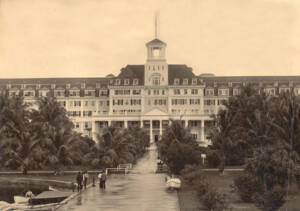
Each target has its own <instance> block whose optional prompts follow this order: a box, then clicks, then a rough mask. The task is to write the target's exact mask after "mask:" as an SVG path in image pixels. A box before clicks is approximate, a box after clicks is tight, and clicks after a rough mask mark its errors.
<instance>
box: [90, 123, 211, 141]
mask: <svg viewBox="0 0 300 211" xmlns="http://www.w3.org/2000/svg"><path fill="white" fill-rule="evenodd" d="M149 121H150V128H149V129H150V130H149V133H150V134H149V135H150V143H153V121H159V136H160V137H161V136H162V134H163V124H162V121H163V120H149ZM123 122H124V128H128V121H123ZM169 123H170V122H169ZM107 124H108V126H109V127H110V126H111V124H112V121H111V120H109V121H107ZM140 127H141V128H143V127H144V120H142V121H140ZM184 127H185V128H187V127H188V120H184ZM204 127H205V123H204V120H201V127H200V128H201V140H202V141H204V140H205V136H204ZM97 132H98V130H97V129H96V121H93V122H92V136H93V139H94V140H96V133H97Z"/></svg>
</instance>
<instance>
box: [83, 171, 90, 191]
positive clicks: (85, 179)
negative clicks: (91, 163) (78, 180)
mask: <svg viewBox="0 0 300 211" xmlns="http://www.w3.org/2000/svg"><path fill="white" fill-rule="evenodd" d="M88 179H89V174H88V172H87V171H84V173H83V185H84V189H86V185H87V182H88Z"/></svg>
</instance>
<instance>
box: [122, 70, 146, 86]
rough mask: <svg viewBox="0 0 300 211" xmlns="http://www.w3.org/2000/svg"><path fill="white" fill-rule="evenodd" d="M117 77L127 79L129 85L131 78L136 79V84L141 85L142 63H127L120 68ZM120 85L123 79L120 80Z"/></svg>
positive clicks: (142, 82) (131, 81)
mask: <svg viewBox="0 0 300 211" xmlns="http://www.w3.org/2000/svg"><path fill="white" fill-rule="evenodd" d="M117 78H119V79H129V85H133V80H134V79H138V80H139V83H138V85H139V86H142V85H144V65H127V66H126V67H124V68H122V69H121V72H120V74H119V75H118V76H117ZM120 85H124V80H121V84H120Z"/></svg>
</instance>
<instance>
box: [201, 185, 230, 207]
mask: <svg viewBox="0 0 300 211" xmlns="http://www.w3.org/2000/svg"><path fill="white" fill-rule="evenodd" d="M202 200H203V205H204V206H206V208H207V209H208V210H214V211H224V210H227V209H228V204H227V201H226V195H225V194H221V193H219V192H218V191H217V190H215V189H210V190H209V191H208V192H207V193H206V194H205V195H204V196H203V199H202Z"/></svg>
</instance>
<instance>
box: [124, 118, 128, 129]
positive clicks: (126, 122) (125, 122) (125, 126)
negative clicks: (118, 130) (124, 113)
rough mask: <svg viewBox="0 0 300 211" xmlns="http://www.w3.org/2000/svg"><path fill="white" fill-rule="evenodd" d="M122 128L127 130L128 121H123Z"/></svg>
mask: <svg viewBox="0 0 300 211" xmlns="http://www.w3.org/2000/svg"><path fill="white" fill-rule="evenodd" d="M124 128H128V121H127V120H124Z"/></svg>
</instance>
